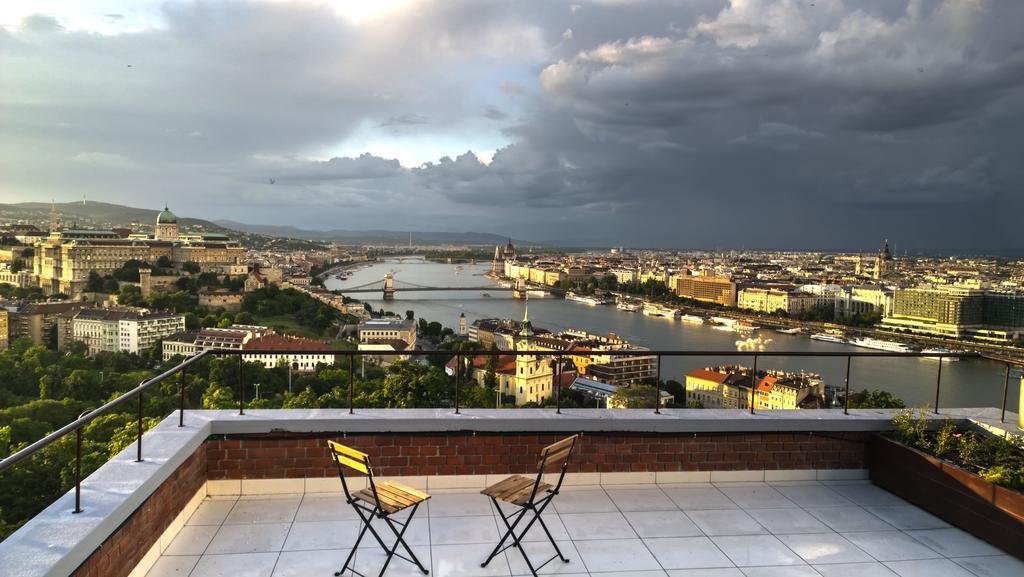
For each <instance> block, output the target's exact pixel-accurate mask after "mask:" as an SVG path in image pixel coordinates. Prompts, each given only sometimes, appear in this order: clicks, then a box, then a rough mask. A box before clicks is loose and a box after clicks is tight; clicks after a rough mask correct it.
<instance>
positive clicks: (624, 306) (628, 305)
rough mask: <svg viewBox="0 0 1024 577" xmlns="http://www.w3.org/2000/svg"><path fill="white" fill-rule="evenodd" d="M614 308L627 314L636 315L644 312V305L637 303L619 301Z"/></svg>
mask: <svg viewBox="0 0 1024 577" xmlns="http://www.w3.org/2000/svg"><path fill="white" fill-rule="evenodd" d="M615 308H617V309H619V310H620V311H625V312H627V313H638V312H640V311H642V310H644V305H643V304H642V303H638V302H630V301H619V303H618V304H616V305H615Z"/></svg>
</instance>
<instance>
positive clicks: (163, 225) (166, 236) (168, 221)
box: [153, 204, 179, 242]
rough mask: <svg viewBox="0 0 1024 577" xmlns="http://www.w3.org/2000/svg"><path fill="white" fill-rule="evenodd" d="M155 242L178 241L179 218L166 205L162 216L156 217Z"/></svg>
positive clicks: (161, 212)
mask: <svg viewBox="0 0 1024 577" xmlns="http://www.w3.org/2000/svg"><path fill="white" fill-rule="evenodd" d="M153 239H154V240H166V241H172V242H173V241H176V240H178V239H179V236H178V217H176V216H174V213H173V212H171V211H170V209H169V208H167V205H166V204H165V205H164V209H163V210H162V211H160V214H158V215H156V229H155V231H154V233H153Z"/></svg>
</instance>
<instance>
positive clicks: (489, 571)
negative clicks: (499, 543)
mask: <svg viewBox="0 0 1024 577" xmlns="http://www.w3.org/2000/svg"><path fill="white" fill-rule="evenodd" d="M494 545H496V543H491V544H486V545H485V544H474V545H433V546H431V555H432V564H433V570H432V571H431V572H430V574H431V576H432V577H498V576H505V575H511V574H512V572H511V571H510V570H509V567H508V561H506V560H505V554H504V553H498V555H497V556H496V557H495V558H494V559H492V560H491V562H490V563H488V564H487V567H481V566H480V564H481V563H483V562H484V559H487V555H489V554H490V553H491V550H493V549H494Z"/></svg>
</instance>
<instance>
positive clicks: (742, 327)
mask: <svg viewBox="0 0 1024 577" xmlns="http://www.w3.org/2000/svg"><path fill="white" fill-rule="evenodd" d="M732 328H733V329H735V330H736V332H741V331H745V332H753V331H756V330H757V329H759V328H761V327H759V326H757V325H755V324H753V323H748V322H747V321H740V322H738V323H733V325H732Z"/></svg>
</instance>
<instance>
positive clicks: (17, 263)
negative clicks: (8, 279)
mask: <svg viewBox="0 0 1024 577" xmlns="http://www.w3.org/2000/svg"><path fill="white" fill-rule="evenodd" d="M23 270H25V261H24V260H22V259H20V258H16V259H14V260H12V261H11V272H21V271H23Z"/></svg>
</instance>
